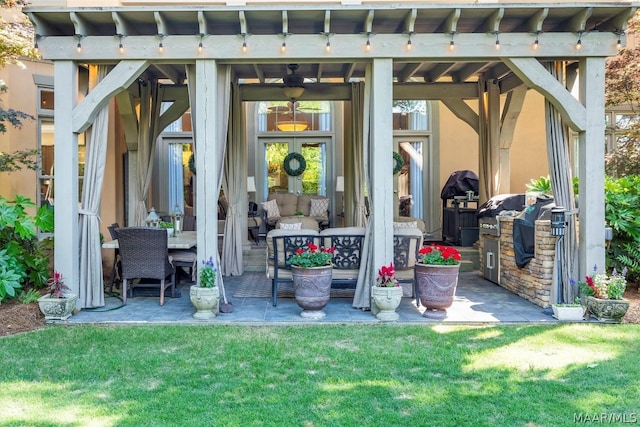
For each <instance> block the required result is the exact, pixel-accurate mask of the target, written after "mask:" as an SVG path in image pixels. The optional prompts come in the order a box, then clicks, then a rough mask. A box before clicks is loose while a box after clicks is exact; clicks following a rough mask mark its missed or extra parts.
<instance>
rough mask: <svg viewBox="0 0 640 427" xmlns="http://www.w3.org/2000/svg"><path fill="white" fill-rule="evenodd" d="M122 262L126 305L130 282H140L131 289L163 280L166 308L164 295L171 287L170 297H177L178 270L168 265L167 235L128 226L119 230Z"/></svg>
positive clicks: (123, 291)
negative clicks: (136, 280) (151, 281)
mask: <svg viewBox="0 0 640 427" xmlns="http://www.w3.org/2000/svg"><path fill="white" fill-rule="evenodd" d="M116 234H117V236H118V246H119V247H120V257H121V260H120V262H121V263H122V303H123V304H124V305H126V304H127V291H128V289H127V285H128V283H129V281H133V280H134V279H140V281H139V282H138V283H137V284H135V285H133V282H132V286H131V289H130V291H131V292H132V294H131V295H132V296H133V288H134V286H136V287H137V286H143V285H147V287H148V285H152V284H153V285H155V284H157V283H150V282H147V283H145V281H146V280H148V279H151V280H159V281H160V305H164V293H165V289H166V288H167V286H171V297H174V296H175V289H176V270H175V268H174V266H173V265H172V264H171V263H170V262H169V250H168V249H167V238H168V236H167V232H166V230H164V229H161V228H148V227H128V228H118V229H116Z"/></svg>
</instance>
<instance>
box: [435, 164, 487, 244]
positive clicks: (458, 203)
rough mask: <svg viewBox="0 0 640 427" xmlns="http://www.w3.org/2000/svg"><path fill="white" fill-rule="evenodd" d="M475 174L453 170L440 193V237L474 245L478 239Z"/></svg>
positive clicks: (476, 179)
mask: <svg viewBox="0 0 640 427" xmlns="http://www.w3.org/2000/svg"><path fill="white" fill-rule="evenodd" d="M477 194H478V176H477V175H476V174H475V173H474V172H472V171H470V170H461V171H456V172H453V173H452V174H451V175H450V176H449V179H448V180H447V182H446V183H445V185H444V187H442V191H441V193H440V198H441V199H442V240H444V241H450V242H452V243H453V244H454V245H458V246H473V244H474V243H475V242H476V240H478V217H477V216H476V214H477V213H478V209H477V208H478V197H477Z"/></svg>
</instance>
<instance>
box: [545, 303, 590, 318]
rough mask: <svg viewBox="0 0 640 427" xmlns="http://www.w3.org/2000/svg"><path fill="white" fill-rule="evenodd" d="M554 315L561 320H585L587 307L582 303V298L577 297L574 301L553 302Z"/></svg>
mask: <svg viewBox="0 0 640 427" xmlns="http://www.w3.org/2000/svg"><path fill="white" fill-rule="evenodd" d="M551 308H552V309H553V317H555V318H556V319H558V320H560V321H568V322H575V321H578V320H584V315H585V307H584V306H583V305H582V304H581V303H580V298H576V299H575V301H574V302H573V303H567V304H564V303H558V304H551Z"/></svg>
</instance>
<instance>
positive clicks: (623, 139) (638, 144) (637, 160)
mask: <svg viewBox="0 0 640 427" xmlns="http://www.w3.org/2000/svg"><path fill="white" fill-rule="evenodd" d="M629 29H630V30H635V31H638V30H639V29H640V15H639V14H636V15H635V16H634V18H633V19H632V20H631V21H630V23H629ZM605 84H606V88H605V93H606V105H607V107H613V106H623V107H624V108H626V109H628V111H629V112H630V113H631V115H632V116H636V117H631V118H630V119H628V120H620V121H616V123H609V126H610V130H611V131H615V132H616V134H617V135H619V138H618V140H617V147H616V148H615V150H613V151H612V152H610V153H608V154H607V156H606V159H605V162H606V163H605V168H606V172H607V174H608V175H610V176H625V175H637V174H640V120H638V119H637V116H638V114H639V113H640V46H635V47H629V48H623V49H621V50H620V52H619V53H618V56H616V57H614V58H611V59H610V60H609V61H607V68H606V79H605ZM627 118H628V117H627Z"/></svg>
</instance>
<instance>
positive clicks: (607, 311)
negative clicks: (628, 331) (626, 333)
mask: <svg viewBox="0 0 640 427" xmlns="http://www.w3.org/2000/svg"><path fill="white" fill-rule="evenodd" d="M628 309H629V301H627V300H624V299H600V298H596V297H594V296H588V297H587V310H589V312H590V313H591V314H592V315H593V317H595V318H596V319H598V320H599V321H601V322H616V323H620V321H621V320H622V318H623V317H624V315H625V314H627V310H628Z"/></svg>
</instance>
